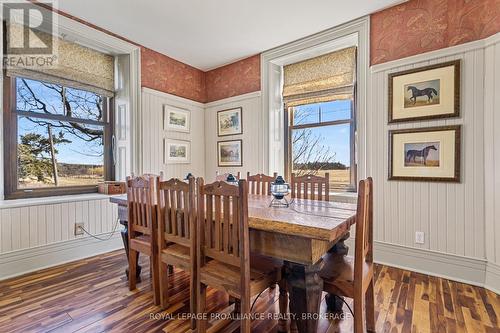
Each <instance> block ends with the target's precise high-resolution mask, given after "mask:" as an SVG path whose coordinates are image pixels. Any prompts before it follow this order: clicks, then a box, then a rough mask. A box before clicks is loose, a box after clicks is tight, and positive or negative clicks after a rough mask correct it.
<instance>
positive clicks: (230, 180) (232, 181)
mask: <svg viewBox="0 0 500 333" xmlns="http://www.w3.org/2000/svg"><path fill="white" fill-rule="evenodd" d="M226 183H228V184H231V185H235V186H238V179H237V178H236V177H235V176H233V174H232V173H230V174H229V175H227V178H226Z"/></svg>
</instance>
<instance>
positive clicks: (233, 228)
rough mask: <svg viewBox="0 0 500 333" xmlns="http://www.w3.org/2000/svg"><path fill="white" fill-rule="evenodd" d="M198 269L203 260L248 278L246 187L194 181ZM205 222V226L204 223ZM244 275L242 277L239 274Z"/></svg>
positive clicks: (217, 182) (199, 179)
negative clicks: (195, 184) (219, 263)
mask: <svg viewBox="0 0 500 333" xmlns="http://www.w3.org/2000/svg"><path fill="white" fill-rule="evenodd" d="M197 193H198V221H199V222H198V223H197V225H198V239H199V240H200V241H199V246H200V247H199V252H198V253H199V257H200V266H203V264H204V262H205V258H206V257H209V258H211V259H212V260H217V261H220V262H223V263H226V264H229V265H233V266H236V267H240V269H241V271H242V272H246V273H248V275H249V273H250V272H249V270H250V264H249V262H250V245H249V231H248V185H247V182H246V181H245V180H240V181H239V186H235V185H230V184H228V183H226V182H223V181H216V182H214V183H212V184H207V185H204V182H203V178H198V179H197ZM203 222H204V223H203ZM242 274H243V273H242Z"/></svg>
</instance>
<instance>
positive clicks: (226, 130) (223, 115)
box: [217, 107, 243, 136]
mask: <svg viewBox="0 0 500 333" xmlns="http://www.w3.org/2000/svg"><path fill="white" fill-rule="evenodd" d="M242 111H243V109H242V108H241V107H239V108H234V109H229V110H222V111H218V112H217V135H218V136H226V135H237V134H243V124H242Z"/></svg>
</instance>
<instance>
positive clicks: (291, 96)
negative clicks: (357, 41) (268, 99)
mask: <svg viewBox="0 0 500 333" xmlns="http://www.w3.org/2000/svg"><path fill="white" fill-rule="evenodd" d="M283 72H284V82H283V99H284V101H285V103H286V105H287V106H288V107H291V106H297V105H303V104H311V103H319V102H326V101H332V100H339V99H347V98H352V95H353V93H354V83H355V81H356V47H349V48H345V49H342V50H339V51H335V52H332V53H328V54H324V55H322V56H319V57H315V58H311V59H307V60H304V61H301V62H297V63H294V64H290V65H286V66H284V68H283Z"/></svg>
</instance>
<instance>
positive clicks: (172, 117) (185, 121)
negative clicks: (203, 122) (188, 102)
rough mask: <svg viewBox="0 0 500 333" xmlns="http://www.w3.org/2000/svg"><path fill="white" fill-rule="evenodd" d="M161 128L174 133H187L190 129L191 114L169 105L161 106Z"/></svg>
mask: <svg viewBox="0 0 500 333" xmlns="http://www.w3.org/2000/svg"><path fill="white" fill-rule="evenodd" d="M163 119H164V124H163V128H164V129H165V130H172V131H176V132H184V133H189V130H190V127H191V112H190V111H189V110H184V109H179V108H176V107H174V106H171V105H164V106H163Z"/></svg>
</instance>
